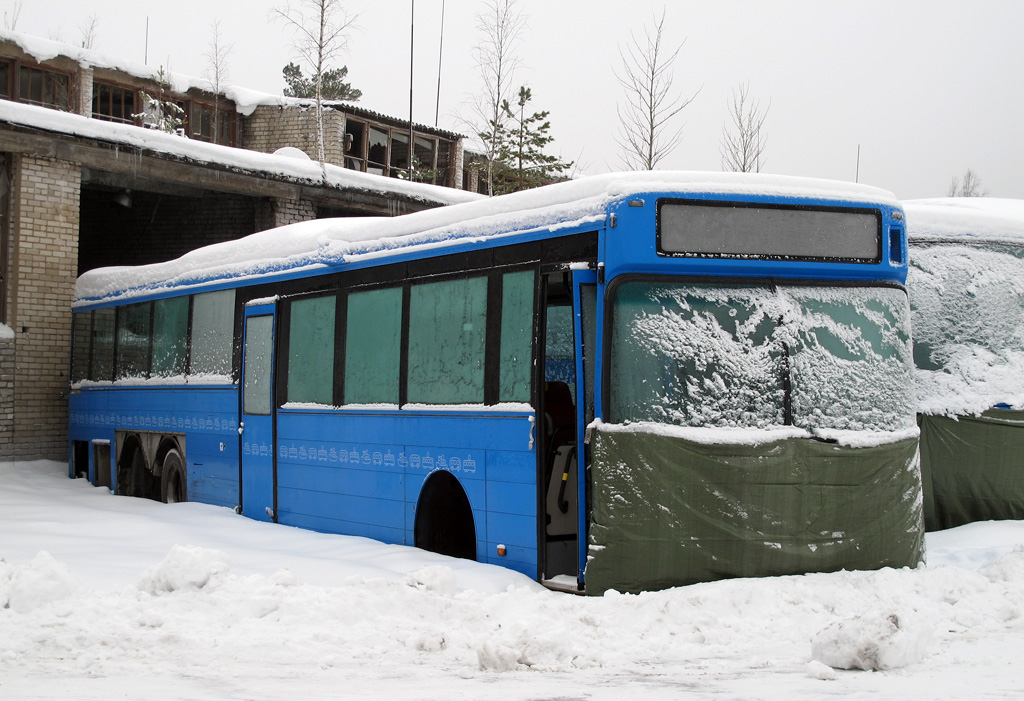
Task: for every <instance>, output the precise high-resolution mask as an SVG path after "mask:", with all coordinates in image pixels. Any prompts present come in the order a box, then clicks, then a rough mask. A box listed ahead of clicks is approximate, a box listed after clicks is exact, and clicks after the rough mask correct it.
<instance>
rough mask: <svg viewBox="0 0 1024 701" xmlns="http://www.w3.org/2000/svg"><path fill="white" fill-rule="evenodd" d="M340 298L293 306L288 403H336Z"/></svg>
mask: <svg viewBox="0 0 1024 701" xmlns="http://www.w3.org/2000/svg"><path fill="white" fill-rule="evenodd" d="M336 303H337V298H336V297H317V298H315V299H303V300H297V301H295V302H292V307H291V321H290V329H289V331H288V401H289V402H312V403H314V404H332V403H333V402H334V310H335V307H336Z"/></svg>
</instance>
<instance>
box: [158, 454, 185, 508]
mask: <svg viewBox="0 0 1024 701" xmlns="http://www.w3.org/2000/svg"><path fill="white" fill-rule="evenodd" d="M160 501H162V502H164V503H165V504H175V503H178V502H182V501H188V480H187V479H186V474H185V460H184V459H183V458H182V457H181V453H179V452H178V451H177V450H176V449H173V448H172V449H171V450H169V451H167V455H165V456H164V463H163V470H162V474H161V477H160Z"/></svg>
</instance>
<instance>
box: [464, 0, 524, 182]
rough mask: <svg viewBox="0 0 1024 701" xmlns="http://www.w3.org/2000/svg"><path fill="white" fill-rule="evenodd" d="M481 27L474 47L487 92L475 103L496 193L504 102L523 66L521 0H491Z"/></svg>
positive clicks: (482, 15)
mask: <svg viewBox="0 0 1024 701" xmlns="http://www.w3.org/2000/svg"><path fill="white" fill-rule="evenodd" d="M476 21H477V30H478V31H479V32H480V34H481V35H482V37H483V38H482V39H481V41H480V43H479V44H477V45H476V46H475V47H474V48H473V55H474V57H475V58H476V63H477V68H478V70H479V71H480V80H481V82H482V83H483V93H482V94H481V95H479V96H478V97H477V101H476V103H475V104H474V106H473V109H474V111H475V112H476V113H477V117H478V119H479V122H478V126H477V136H479V137H480V139H481V141H483V144H484V153H485V154H486V156H487V175H486V177H487V194H488V195H493V194H494V161H495V158H496V156H497V150H498V134H499V132H500V131H501V128H502V126H503V125H504V123H505V120H506V118H507V117H506V114H505V112H504V111H503V110H502V104H504V103H505V102H507V101H508V100H509V97H510V95H511V94H512V90H513V88H512V75H513V74H514V73H515V70H516V68H518V67H519V64H520V59H519V58H518V57H517V56H516V50H517V48H518V45H519V41H520V38H521V36H522V33H523V30H524V29H525V27H526V19H525V17H524V16H523V13H522V10H521V9H520V7H519V0H487V2H486V3H485V7H484V10H483V12H481V13H480V14H478V15H477V16H476Z"/></svg>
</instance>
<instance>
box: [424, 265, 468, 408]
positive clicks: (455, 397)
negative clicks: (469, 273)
mask: <svg viewBox="0 0 1024 701" xmlns="http://www.w3.org/2000/svg"><path fill="white" fill-rule="evenodd" d="M486 336H487V278H486V277H483V276H480V277H473V278H465V279H456V280H446V281H443V282H429V283H423V284H420V285H413V286H412V288H411V290H410V296H409V371H408V395H409V402H411V403H414V404H417V403H423V404H480V403H482V402H483V401H484V375H485V373H484V364H485V345H486Z"/></svg>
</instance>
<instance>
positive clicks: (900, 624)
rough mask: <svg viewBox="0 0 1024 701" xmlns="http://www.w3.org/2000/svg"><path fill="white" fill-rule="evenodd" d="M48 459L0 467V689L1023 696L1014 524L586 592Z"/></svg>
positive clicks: (229, 694) (340, 694) (9, 695)
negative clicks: (850, 560) (120, 486)
mask: <svg viewBox="0 0 1024 701" xmlns="http://www.w3.org/2000/svg"><path fill="white" fill-rule="evenodd" d="M65 470H66V467H65V466H64V465H62V464H58V463H52V462H32V463H26V462H22V463H0V698H2V699H53V698H69V699H104V700H107V699H112V698H127V699H139V698H146V699H151V700H160V699H297V698H302V699H327V698H331V699H333V698H347V697H360V698H363V697H368V696H370V695H371V694H373V695H374V696H378V697H383V698H388V697H392V698H400V699H438V698H445V699H457V698H458V699H462V698H465V699H535V698H565V699H569V698H572V699H614V700H615V701H621V699H622V698H623V697H624V694H630V695H633V696H640V695H642V696H643V697H644V698H655V699H669V698H673V699H674V698H683V697H686V698H712V697H715V698H742V699H790V698H824V697H836V698H840V697H841V698H844V699H849V698H869V697H870V698H902V699H923V698H928V699H935V698H943V699H950V698H962V699H968V698H969V699H980V698H997V699H999V698H1006V699H1009V698H1014V699H1017V698H1020V697H1021V694H1022V692H1024V672H1022V671H1021V668H1020V666H1019V661H1020V657H1021V654H1022V653H1024V616H1022V612H1024V547H1022V546H1021V544H1024V522H1000V523H991V522H990V523H977V524H971V525H968V526H964V527H962V528H958V529H955V530H951V531H946V532H942V533H935V534H929V536H928V548H929V554H928V560H929V564H928V566H927V567H921V568H918V569H916V570H882V571H878V572H838V573H833V574H814V575H806V576H797V577H779V578H766V579H756V580H755V579H743V580H730V581H723V582H715V583H709V584H701V585H695V586H690V587H682V588H678V589H672V590H668V591H662V592H652V593H648V594H643V595H639V596H631V595H619V594H616V593H614V592H612V593H609V594H607V595H605V596H603V597H600V598H586V597H577V596H572V595H567V594H559V593H554V592H549V591H547V590H545V589H542V588H541V587H540V586H539V585H537V584H536V583H534V582H532V581H530V580H528V579H526V578H524V577H522V576H521V575H518V574H516V573H513V572H510V571H506V570H503V569H501V568H497V567H492V566H488V565H480V564H476V563H472V562H466V561H460V560H452V559H449V558H445V557H441V556H437V555H432V554H429V553H425V552H420V551H417V550H415V549H412V548H405V547H401V546H388V545H382V544H379V543H376V542H374V541H370V540H366V539H361V538H348V537H340V536H328V535H322V534H317V533H312V532H309V531H302V530H298V529H294V528H288V527H285V526H275V525H271V524H264V523H258V522H255V521H250V520H247V519H245V518H243V517H241V516H237V515H236V514H235V513H234V512H233V511H231V510H229V509H224V508H218V507H212V506H205V505H200V504H175V505H164V504H159V503H156V502H151V501H145V500H142V499H130V498H123V497H115V496H112V495H111V494H110V493H109V492H108V491H107V490H106V489H97V488H94V487H92V486H90V485H89V484H88V483H87V482H85V481H84V480H69V479H67V478H66V476H65V474H66V473H65ZM842 667H854V668H856V667H863V668H867V670H869V671H863V670H860V669H851V670H846V669H836V668H842Z"/></svg>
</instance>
